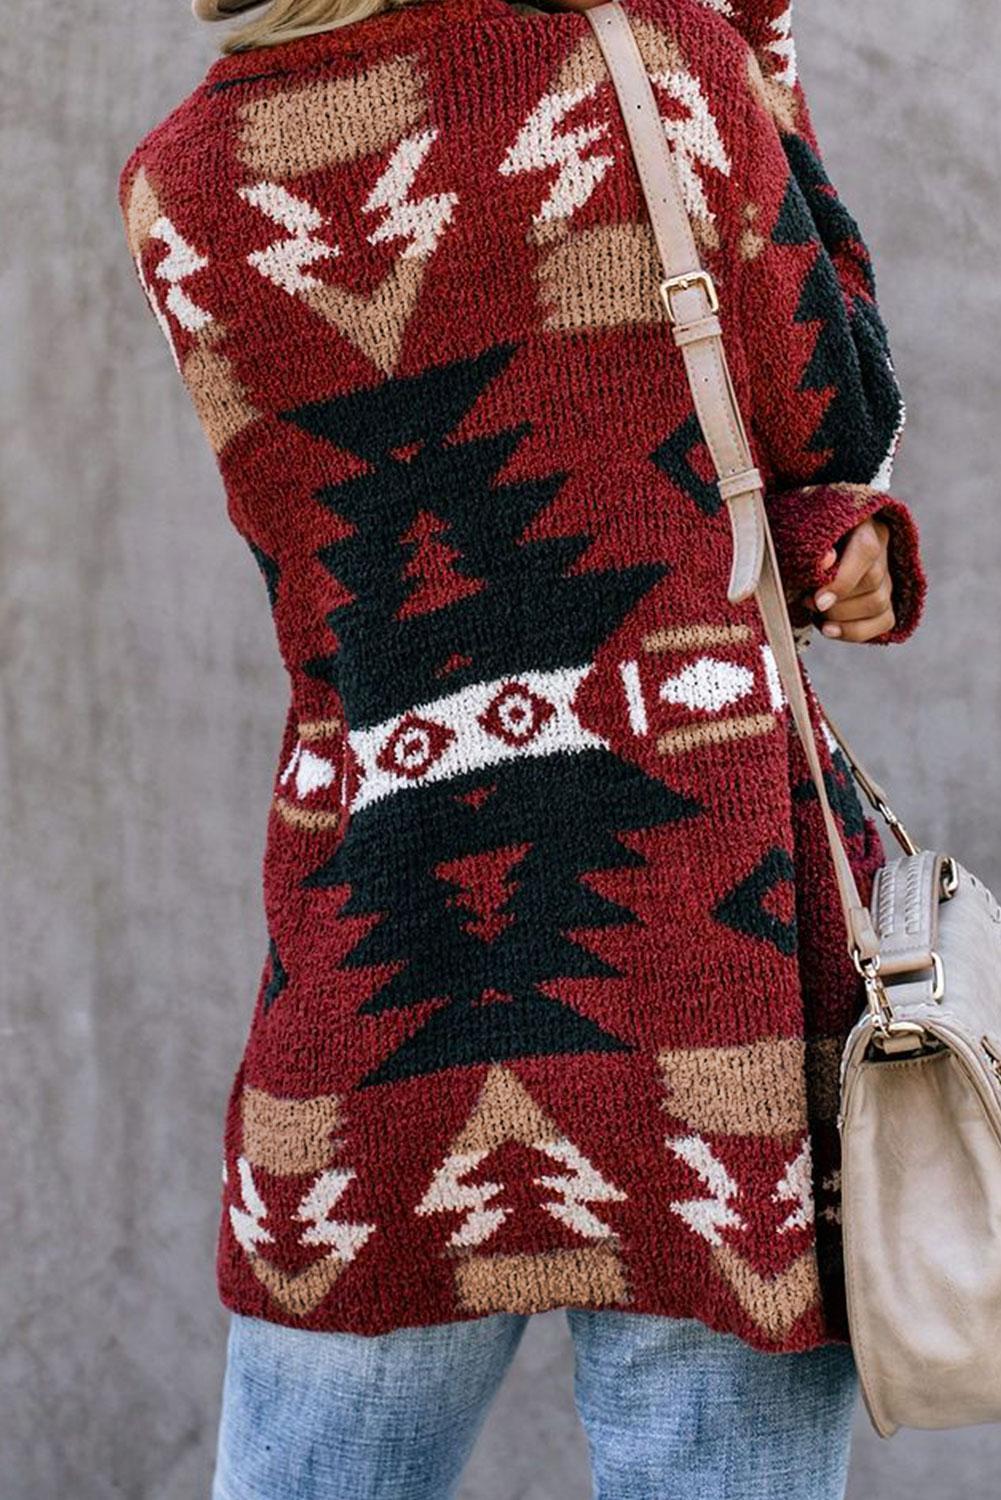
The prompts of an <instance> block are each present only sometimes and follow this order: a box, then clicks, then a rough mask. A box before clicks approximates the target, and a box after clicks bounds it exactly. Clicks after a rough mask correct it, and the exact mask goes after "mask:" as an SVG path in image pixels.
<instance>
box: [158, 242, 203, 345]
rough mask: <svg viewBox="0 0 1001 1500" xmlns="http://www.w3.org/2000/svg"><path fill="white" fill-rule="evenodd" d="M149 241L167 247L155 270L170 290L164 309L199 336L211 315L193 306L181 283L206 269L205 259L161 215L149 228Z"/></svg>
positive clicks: (182, 325) (190, 331)
mask: <svg viewBox="0 0 1001 1500" xmlns="http://www.w3.org/2000/svg"><path fill="white" fill-rule="evenodd" d="M150 238H151V239H154V240H162V241H163V243H164V244H165V245H166V246H167V251H168V253H167V254H166V255H165V256H164V257H163V259H162V260H161V262H160V264H159V265H158V266H157V268H156V274H157V277H158V279H159V280H160V281H166V282H167V283H168V285H169V287H170V290H169V291H168V293H167V307H168V308H169V310H170V311H171V312H172V313H173V314H174V317H175V318H176V319H177V321H178V322H179V323H180V325H181V327H182V328H184V329H186V330H187V331H188V333H201V331H202V329H203V328H207V327H208V325H209V324H210V323H211V322H212V314H211V313H208V312H206V311H205V309H204V308H203V307H199V306H198V304H197V303H196V302H192V300H191V298H190V297H189V296H188V294H187V292H186V291H185V290H184V288H183V286H182V285H181V283H182V282H183V281H186V280H187V278H188V277H189V276H193V275H194V274H195V272H196V271H200V270H202V268H203V267H204V266H207V265H208V258H207V257H206V256H204V255H199V253H198V251H197V250H196V249H195V248H194V246H193V245H190V244H189V243H188V241H187V240H186V239H185V238H184V236H183V235H182V234H180V233H179V231H178V230H177V229H175V227H174V225H173V224H172V223H171V221H170V219H168V218H167V215H166V214H161V215H160V217H159V218H158V219H157V220H156V222H155V223H154V224H153V225H152V226H151V228H150Z"/></svg>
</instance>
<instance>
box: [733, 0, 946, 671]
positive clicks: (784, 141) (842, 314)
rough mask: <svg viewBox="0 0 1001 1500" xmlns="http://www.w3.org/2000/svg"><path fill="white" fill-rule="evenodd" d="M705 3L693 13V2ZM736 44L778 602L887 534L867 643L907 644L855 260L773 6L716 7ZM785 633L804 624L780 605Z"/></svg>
mask: <svg viewBox="0 0 1001 1500" xmlns="http://www.w3.org/2000/svg"><path fill="white" fill-rule="evenodd" d="M703 3H707V0H703ZM711 8H713V9H720V10H722V11H723V13H724V15H726V17H727V19H728V20H729V21H730V24H731V25H733V26H734V27H735V28H736V29H738V30H739V31H740V32H741V33H742V35H743V36H744V39H745V41H746V42H747V44H748V48H749V51H748V57H747V76H748V84H749V87H748V90H747V106H748V111H749V118H748V122H747V128H746V130H745V131H743V132H742V138H743V148H744V149H743V160H742V161H740V162H738V163H737V164H736V167H737V171H736V181H737V184H738V192H739V193H740V194H741V197H742V215H743V227H742V231H741V240H740V245H739V250H738V258H739V261H740V264H741V272H740V276H739V280H740V293H739V296H738V298H737V301H738V303H739V306H740V316H741V325H742V327H741V332H742V336H743V339H744V343H745V347H746V351H747V357H748V363H749V367H750V381H751V389H752V409H751V412H750V426H751V429H752V432H753V435H754V439H755V445H756V448H757V451H758V457H759V462H760V463H761V467H762V470H763V473H764V475H765V479H766V484H767V486H768V495H767V506H768V511H769V518H770V521H771V525H772V529H773V531H774V533H775V540H776V548H777V551H778V554H779V563H780V566H781V568H782V573H783V578H784V580H785V583H786V586H787V589H788V591H789V592H790V594H791V595H793V596H798V595H800V594H803V593H805V592H808V591H812V590H814V589H816V588H817V587H819V585H820V584H821V583H823V582H824V581H825V580H826V579H827V578H830V577H831V576H833V572H834V569H832V570H830V571H829V572H827V573H823V572H821V570H820V566H819V563H820V559H821V558H822V557H823V555H824V553H825V552H827V551H829V550H830V548H832V547H835V546H837V544H838V543H839V542H840V541H841V540H842V538H844V537H845V536H846V533H847V532H849V531H850V530H852V529H853V528H854V527H855V526H857V525H858V524H859V523H860V522H862V521H864V520H865V519H867V518H868V517H878V519H879V520H881V521H883V522H885V523H886V525H887V526H888V527H889V532H890V544H889V559H890V568H891V574H892V577H893V585H894V588H893V603H894V611H895V614H896V623H895V625H894V626H893V627H892V629H891V630H889V631H887V632H885V633H884V634H882V635H880V636H877V637H875V638H874V639H875V641H876V642H878V643H880V644H885V643H887V642H890V641H901V640H906V639H907V637H908V636H910V635H911V634H912V633H913V632H914V630H915V629H916V628H917V625H918V623H919V620H920V617H921V614H922V610H923V605H924V597H925V593H926V587H927V585H926V580H925V577H924V572H923V569H922V564H921V558H920V539H919V535H918V530H917V526H916V524H915V521H914V518H913V516H912V515H911V512H910V510H909V509H908V507H907V506H906V505H905V504H904V503H903V502H902V501H900V500H897V499H894V498H892V497H891V496H890V495H888V494H887V490H888V489H889V485H890V481H891V474H892V467H893V460H894V456H895V454H896V451H897V447H898V444H899V441H900V437H901V433H902V430H903V423H904V402H903V398H902V395H901V392H900V388H899V385H898V383H897V378H896V374H895V371H894V367H893V362H892V357H891V352H890V347H889V342H888V338H887V333H886V329H885V326H884V324H883V320H882V317H881V315H880V312H879V308H878V306H877V303H876V288H875V279H874V275H873V269H872V264H871V261H870V257H869V252H868V250H867V248H866V245H865V243H864V241H863V239H862V235H861V233H860V231H859V227H858V225H857V224H856V222H855V220H854V219H853V217H852V216H851V214H850V213H849V211H848V209H847V208H846V207H845V205H844V204H843V203H842V201H841V199H840V198H839V196H838V194H837V191H836V190H835V188H834V186H833V184H832V183H831V181H830V179H829V177H828V175H827V173H826V170H825V168H824V164H823V161H822V159H821V155H820V151H819V147H818V143H817V139H816V135H815V133H814V129H813V125H812V121H811V119H810V114H809V110H808V107H807V103H806V99H805V96H804V94H803V90H802V86H801V84H800V81H799V76H798V71H797V62H796V52H795V43H794V39H793V35H792V30H791V19H792V7H791V6H790V5H788V4H786V3H783V0H721V4H719V5H717V4H716V3H715V0H713V3H712V5H711ZM796 617H798V618H797V623H806V621H808V620H809V618H810V616H809V613H808V612H807V611H806V609H805V608H804V607H803V606H802V605H796V606H794V618H796Z"/></svg>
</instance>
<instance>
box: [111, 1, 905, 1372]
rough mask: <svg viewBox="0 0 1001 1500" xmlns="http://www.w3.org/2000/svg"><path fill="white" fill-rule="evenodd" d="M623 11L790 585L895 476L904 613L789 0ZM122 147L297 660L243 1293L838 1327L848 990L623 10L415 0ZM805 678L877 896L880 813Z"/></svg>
mask: <svg viewBox="0 0 1001 1500" xmlns="http://www.w3.org/2000/svg"><path fill="white" fill-rule="evenodd" d="M630 9H631V12H632V14H633V16H634V19H635V21H636V23H637V24H638V26H639V32H640V40H641V48H642V52H643V54H644V58H645V61H646V64H647V67H648V70H649V73H650V76H651V78H652V80H653V83H654V87H655V89H656V92H657V95H658V98H659V100H660V102H661V106H662V111H663V120H664V129H665V131H666V133H667V135H668V136H669V138H670V140H671V142H672V145H673V148H674V150H675V152H676V156H677V162H678V166H679V169H680V171H681V174H682V178H683V182H684V188H685V193H686V196H687V200H688V206H689V208H690V211H691V213H692V215H693V217H694V220H695V224H696V226H697V230H698V235H699V239H700V243H701V247H702V251H703V253H704V256H705V259H706V262H707V263H708V265H709V266H710V268H711V270H712V271H713V273H714V275H715V277H716V280H717V282H718V284H719V287H720V290H721V295H722V301H723V318H724V327H725V333H726V338H727V342H728V345H729V350H730V355H731V360H732V363H733V367H734V375H735V381H736V384H737V388H738V393H739V397H740V400H741V402H742V404H743V406H744V408H745V409H746V411H747V413H748V414H749V419H750V423H751V427H752V430H753V444H754V448H755V455H756V460H757V462H758V464H759V465H760V467H761V469H762V471H763V472H764V474H765V475H766V477H767V480H768V485H769V490H770V494H769V501H768V503H769V508H770V511H771V517H772V522H773V525H774V528H775V531H776V535H777V539H778V545H779V548H780V556H781V561H782V564H783V568H784V571H785V574H786V582H787V586H788V587H790V588H791V589H799V590H802V589H805V588H806V587H808V586H809V585H811V584H816V583H817V582H819V581H820V580H819V577H818V575H817V566H818V564H817V559H818V558H819V557H821V556H822V555H823V553H824V551H825V550H826V549H827V548H828V547H829V546H830V545H832V544H833V543H834V542H835V541H836V540H837V539H838V538H840V537H842V536H843V535H844V534H845V532H846V531H848V530H849V529H850V528H851V527H853V526H854V525H855V524H856V523H857V522H858V521H859V520H861V519H862V518H863V517H865V516H868V515H872V514H875V513H877V512H878V513H880V514H881V515H883V516H884V517H885V518H886V519H887V520H888V522H889V523H890V526H891V538H892V541H891V561H892V565H893V569H894V574H895V579H896V608H897V624H896V626H895V627H894V630H893V632H892V633H891V634H890V635H888V636H887V637H885V638H884V639H885V640H889V639H902V638H904V637H905V636H906V635H908V634H910V632H911V631H912V630H913V628H914V626H915V624H916V623H917V619H918V616H919V613H920V608H921V602H922V595H923V591H924V582H923V578H922V574H921V568H920V563H919V561H918V553H917V537H916V533H915V529H914V526H913V523H912V521H911V519H910V517H909V514H908V512H907V510H906V509H905V507H904V506H903V505H902V504H900V503H899V502H897V501H894V500H891V499H890V498H889V497H888V496H887V495H886V494H885V493H884V491H885V485H886V482H887V478H888V472H889V464H890V459H891V456H892V453H893V450H894V448H895V446H896V443H897V438H898V433H899V429H900V426H901V420H902V403H901V398H900V395H899V392H898V389H897V384H896V382H895V379H894V376H893V371H892V367H891V364H890V360H889V355H888V350H887V342H886V336H885V333H884V329H883V326H882V323H881V321H880V317H879V314H878V312H877V308H876V303H875V301H874V297H873V282H872V274H871V270H870V265H869V258H868V256H867V254H866V251H865V248H864V246H863V244H862V241H861V239H860V237H859V232H858V229H857V228H856V226H855V224H854V222H853V221H852V219H851V218H850V216H849V214H848V213H847V211H846V210H845V208H844V207H843V206H842V204H841V203H840V202H839V200H838V197H837V195H836V193H835V190H834V188H833V187H832V186H831V184H830V182H829V181H828V179H827V177H826V175H825V172H824V168H823V166H822V164H821V161H820V158H819V156H818V151H817V144H816V141H815V139H814V136H813V133H812V131H811V128H810V123H809V119H808V116H807V112H806V107H805V104H804V100H803V96H802V93H801V91H800V88H799V86H798V83H797V80H796V64H795V57H794V52H793V44H792V39H791V36H790V31H789V15H788V11H786V10H785V8H784V4H783V3H782V0H778V3H776V0H632V3H631V6H630ZM121 193H122V208H123V212H124V217H125V222H126V226H127V232H128V239H129V243H130V246H131V249H132V252H133V254H134V256H135V261H136V265H137V267H138V272H139V277H140V280H141V283H142V286H143V288H144V290H145V293H146V296H147V298H148V299H149V302H150V305H151V307H152V309H153V312H154V313H155V315H156V318H157V320H158V322H159V324H160V326H161V328H162V330H163V332H164V333H165V334H166V337H167V340H168V342H169V344H170V346H171V349H172V352H173V355H174V358H175V361H176V363H177V366H178V369H179V371H180V373H181V375H182V377H183V379H184V382H185V384H186V386H187V388H188V390H189V392H190V395H191V398H192V400H193V402H194V405H195V407H196V408H197V412H198V415H199V417H200V418H201V422H202V424H203V426H204V429H205V431H206V433H207V435H208V438H209V441H210V442H211V444H212V446H213V448H214V449H215V451H216V453H217V455H218V462H219V466H220V469H221V473H222V478H223V480H224V483H225V490H226V497H227V507H228V513H229V515H230V516H231V518H232V520H233V522H234V524H235V526H236V528H237V529H238V531H239V532H240V533H241V534H242V536H243V537H244V538H245V539H246V541H247V542H248V543H249V545H250V547H251V549H252V551H253V555H254V557H255V558H256V560H257V563H258V564H259V567H260V571H261V573H262V575H263V580H264V584H265V586H266V590H267V597H268V600H269V602H270V608H271V611H272V614H273V618H274V625H275V630H276V633H277V638H278V642H279V647H280V651H281V654H282V658H283V660H284V663H285V665H286V667H287V670H288V675H289V683H290V698H289V707H288V714H287V719H286V722H285V729H284V737H283V743H282V745H281V752H280V757H279V762H278V765H277V767H276V771H275V780H274V795H273V799H272V802H271V807H270V814H269V823H268V828H267V842H266V854H265V863H264V889H263V894H264V906H265V912H266V917H267V926H268V935H269V942H268V949H267V953H266V955H265V956H264V961H263V969H262V973H261V977H260V985H259V989H258V993H257V998H256V1005H255V1008H254V1012H253V1017H252V1021H251V1023H250V1031H249V1035H248V1037H247V1040H246V1046H245V1051H244V1054H243V1057H242V1061H241V1063H240V1066H239V1069H238V1072H237V1075H236V1077H235V1080H234V1082H233V1085H232V1091H231V1093H230V1097H229V1102H228V1108H227V1116H226V1123H225V1153H224V1170H223V1188H222V1209H221V1220H220V1229H219V1241H218V1284H219V1291H220V1295H221V1298H222V1300H223V1302H224V1304H225V1305H226V1306H228V1307H229V1308H232V1309H235V1310H237V1311H240V1312H243V1313H247V1314H252V1315H254V1316H256V1317H260V1318H265V1319H270V1320H273V1321H275V1322H278V1323H284V1324H289V1325H293V1326H298V1327H303V1328H308V1329H321V1330H323V1329H325V1330H353V1331H356V1332H361V1333H368V1334H376V1333H380V1332H383V1331H387V1330H390V1329H393V1328H396V1327H400V1326H405V1325H415V1324H429V1323H437V1322H447V1321H449V1320H455V1319H463V1318H470V1317H475V1316H479V1315H482V1314H487V1313H491V1312H494V1311H498V1310H511V1311H522V1312H526V1311H535V1310H542V1309H546V1308H552V1307H559V1306H568V1305H572V1306H581V1307H590V1308H619V1309H623V1310H625V1311H638V1312H646V1313H658V1314H663V1315H672V1316H680V1317H695V1318H699V1319H701V1320H702V1321H703V1322H704V1323H706V1324H707V1325H709V1326H710V1327H712V1328H715V1329H721V1330H729V1331H731V1332H734V1333H736V1334H737V1335H739V1336H740V1337H741V1338H743V1339H745V1340H746V1341H748V1342H749V1343H751V1344H753V1345H755V1346H757V1347H760V1348H762V1349H769V1350H798V1349H805V1348H809V1347H812V1346H814V1345H816V1344H819V1343H822V1342H827V1341H830V1340H837V1339H842V1338H844V1337H845V1336H846V1326H845V1316H844V1307H843V1301H842V1288H841V1266H840V1260H839V1238H838V1233H839V1232H838V1219H839V1199H838V1139H837V1130H836V1124H835V1115H836V1103H837V1065H838V1059H839V1054H840V1050H841V1046H842V1042H843V1039H844V1037H845V1035H846V1033H847V1031H848V1029H849V1027H850V1024H851V1022H852V1020H853V1018H854V1016H855V1014H856V1013H857V1010H858V1008H859V1005H860V994H859V990H858V984H857V980H856V976H855V974H854V971H853V969H852V966H851V963H850V961H849V958H848V955H847V953H846V951H845V943H844V937H843V930H842V922H841V915H840V910H839V907H838V902H837V896H836V890H835V885H834V880H833V876H832V872H831V869H830V860H829V851H828V850H827V848H826V845H825V840H824V835H823V830H822V825H821V819H820V817H819V809H818V804H817V801H816V796H815V793H814V791H813V789H812V787H811V784H810V781H809V777H808V773H807V767H806V763H805V759H804V757H803V755H802V751H801V747H800V746H799V744H798V742H797V741H796V739H795V734H794V732H793V731H792V729H791V727H790V723H789V718H788V712H787V705H786V704H785V702H784V699H783V695H782V691H781V687H780V685H779V683H778V681H777V678H776V672H775V666H774V662H773V660H772V657H771V655H770V652H769V650H768V647H767V645H766V643H765V640H764V636H763V632H762V628H761V624H760V621H759V616H758V612H757V608H756V605H755V603H754V602H753V601H747V602H745V603H744V604H741V605H737V606H734V605H731V604H729V603H728V602H727V597H726V586H727V579H728V574H729V565H730V530H729V522H728V517H727V514H726V510H725V506H724V505H723V504H722V503H721V499H720V495H719V492H718V489H717V486H716V484H715V483H714V481H713V477H712V474H711V471H710V467H709V461H708V455H707V453H706V451H705V449H704V447H703V445H702V442H701V440H700V433H699V429H698V425H697V422H696V419H695V416H694V412H693V407H692V403H691V399H690V395H689V391H688V387H687V384H686V380H685V376H684V371H683V367H682V363H681V358H680V355H679V353H678V352H677V350H676V349H675V348H674V346H673V343H672V341H671V339H670V337H669V333H668V329H667V327H666V324H665V321H664V317H663V311H662V308H661V305H660V301H659V298H658V295H657V280H658V266H657V262H656V256H655V251H654V248H653V242H652V237H651V234H650V232H649V229H648V225H647V221H646V217H645V211H644V207H643V203H642V199H641V195H640V192H639V187H638V182H637V178H636V175H635V172H634V168H633V164H632V160H631V157H630V154H629V151H628V148H627V145H626V140H625V137H624V130H623V125H622V120H621V116H620V114H619V112H618V106H617V103H616V100H615V96H614V93H613V90H612V87H611V85H610V83H609V81H608V78H607V74H606V72H605V71H604V67H603V64H602V62H601V60H600V55H599V53H598V51H597V48H596V45H595V43H594V42H593V40H592V38H591V34H590V28H589V25H588V23H587V21H586V19H585V18H584V17H583V16H582V15H579V14H575V13H571V12H558V13H541V12H540V13H534V14H532V13H527V12H524V11H521V10H516V9H514V8H512V7H510V6H509V5H508V4H507V0H423V3H421V4H416V5H411V6H407V7H405V8H402V9H397V10H393V11H391V12H388V13H385V14H380V15H379V16H376V17H373V18H371V19H369V20H366V21H363V22H360V23H356V24H355V25H352V26H350V27H347V28H344V29H341V30H338V31H333V32H328V33H324V34H320V35H317V36H312V37H309V38H306V39H303V40H300V41H294V42H287V43H284V44H282V45H280V46H276V47H273V48H271V49H268V50H263V51H252V52H244V53H242V54H235V55H232V56H229V57H226V58H223V59H221V60H219V61H217V62H216V63H215V64H214V65H213V66H212V67H211V68H210V70H209V72H208V75H207V77H206V79H205V81H204V82H203V83H202V85H201V86H200V87H199V88H197V89H196V90H195V91H194V93H193V94H192V95H191V96H190V97H189V98H188V99H187V100H185V101H184V102H183V103H182V104H181V105H180V106H179V108H178V109H177V110H176V111H174V112H173V113H172V114H171V115H170V116H169V117H168V118H167V119H166V120H165V121H163V123H161V124H160V125H159V126H157V127H156V129H154V130H153V131H152V132H151V134H150V135H148V136H147V138H146V139H145V140H144V141H143V142H142V143H141V145H140V146H139V147H138V148H137V150H136V151H135V153H134V154H133V155H132V157H131V158H130V160H129V162H128V163H127V165H126V167H125V168H124V170H123V174H122V182H121ZM812 706H813V712H814V714H815V720H816V727H817V733H818V739H819V742H820V748H821V752H822V755H823V757H824V765H825V767H826V773H827V777H828V785H829V789H830V794H831V798H832V800H833V803H834V805H835V807H836V810H837V815H838V817H839V819H840V822H841V824H842V826H843V829H844V833H845V836H846V838H847V840H848V843H849V846H850V849H851V851H852V861H853V865H854V868H855V870H856V873H857V876H858V878H859V881H860V885H861V888H862V893H863V897H864V898H866V899H867V898H868V894H869V891H870V889H871V879H872V875H873V872H874V870H875V869H876V868H877V866H878V865H879V864H880V863H881V862H882V860H883V858H884V854H883V850H882V846H881V845H880V842H879V839H878V836H877V834H876V830H875V828H874V826H873V824H872V823H871V821H870V820H869V819H868V818H866V817H864V816H863V813H862V810H861V807H860V804H859V801H858V798H857V796H856V793H855V790H854V788H853V784H852V781H851V778H850V776H849V773H848V768H847V766H846V764H845V762H844V760H843V758H842V757H841V755H840V753H838V752H836V751H835V750H834V747H833V744H832V741H831V738H830V731H829V730H828V729H827V727H826V724H825V722H824V719H823V713H822V709H821V706H820V704H819V703H818V701H817V700H816V697H815V695H814V697H813V704H812Z"/></svg>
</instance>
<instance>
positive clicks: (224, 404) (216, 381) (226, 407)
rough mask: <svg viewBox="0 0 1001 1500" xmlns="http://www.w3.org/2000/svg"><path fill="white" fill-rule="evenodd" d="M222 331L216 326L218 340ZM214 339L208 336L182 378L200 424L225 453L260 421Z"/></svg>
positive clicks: (190, 358)
mask: <svg viewBox="0 0 1001 1500" xmlns="http://www.w3.org/2000/svg"><path fill="white" fill-rule="evenodd" d="M221 332H222V330H221V329H219V327H218V325H215V338H218V337H219V336H220V335H221ZM213 342H214V339H210V338H207V337H205V336H204V335H203V336H201V337H199V338H197V340H196V343H195V347H194V348H193V349H192V350H191V352H190V354H188V355H187V356H186V358H185V360H184V363H183V365H182V367H181V375H182V376H183V378H184V383H185V385H186V386H187V387H188V390H189V392H190V394H191V399H192V401H193V402H194V406H195V411H196V412H197V414H198V420H199V421H200V422H201V424H202V426H203V427H204V429H205V435H206V437H207V438H208V440H209V442H210V443H211V445H212V448H213V450H214V452H216V453H221V452H222V450H223V448H225V447H226V444H227V443H231V442H232V441H233V439H234V438H235V437H237V436H238V435H239V434H240V433H241V432H243V430H244V428H246V427H249V426H250V424H251V422H254V421H256V420H257V417H258V415H259V413H258V412H257V411H255V409H254V407H253V406H252V405H251V402H250V399H249V397H248V395H247V392H246V391H245V390H244V388H243V386H242V385H241V384H240V382H239V381H238V380H237V379H236V377H235V376H234V374H233V366H232V364H231V363H230V361H229V360H228V359H226V357H225V356H224V355H222V354H220V353H219V352H218V350H216V349H214V348H213V347H212V343H213Z"/></svg>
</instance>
